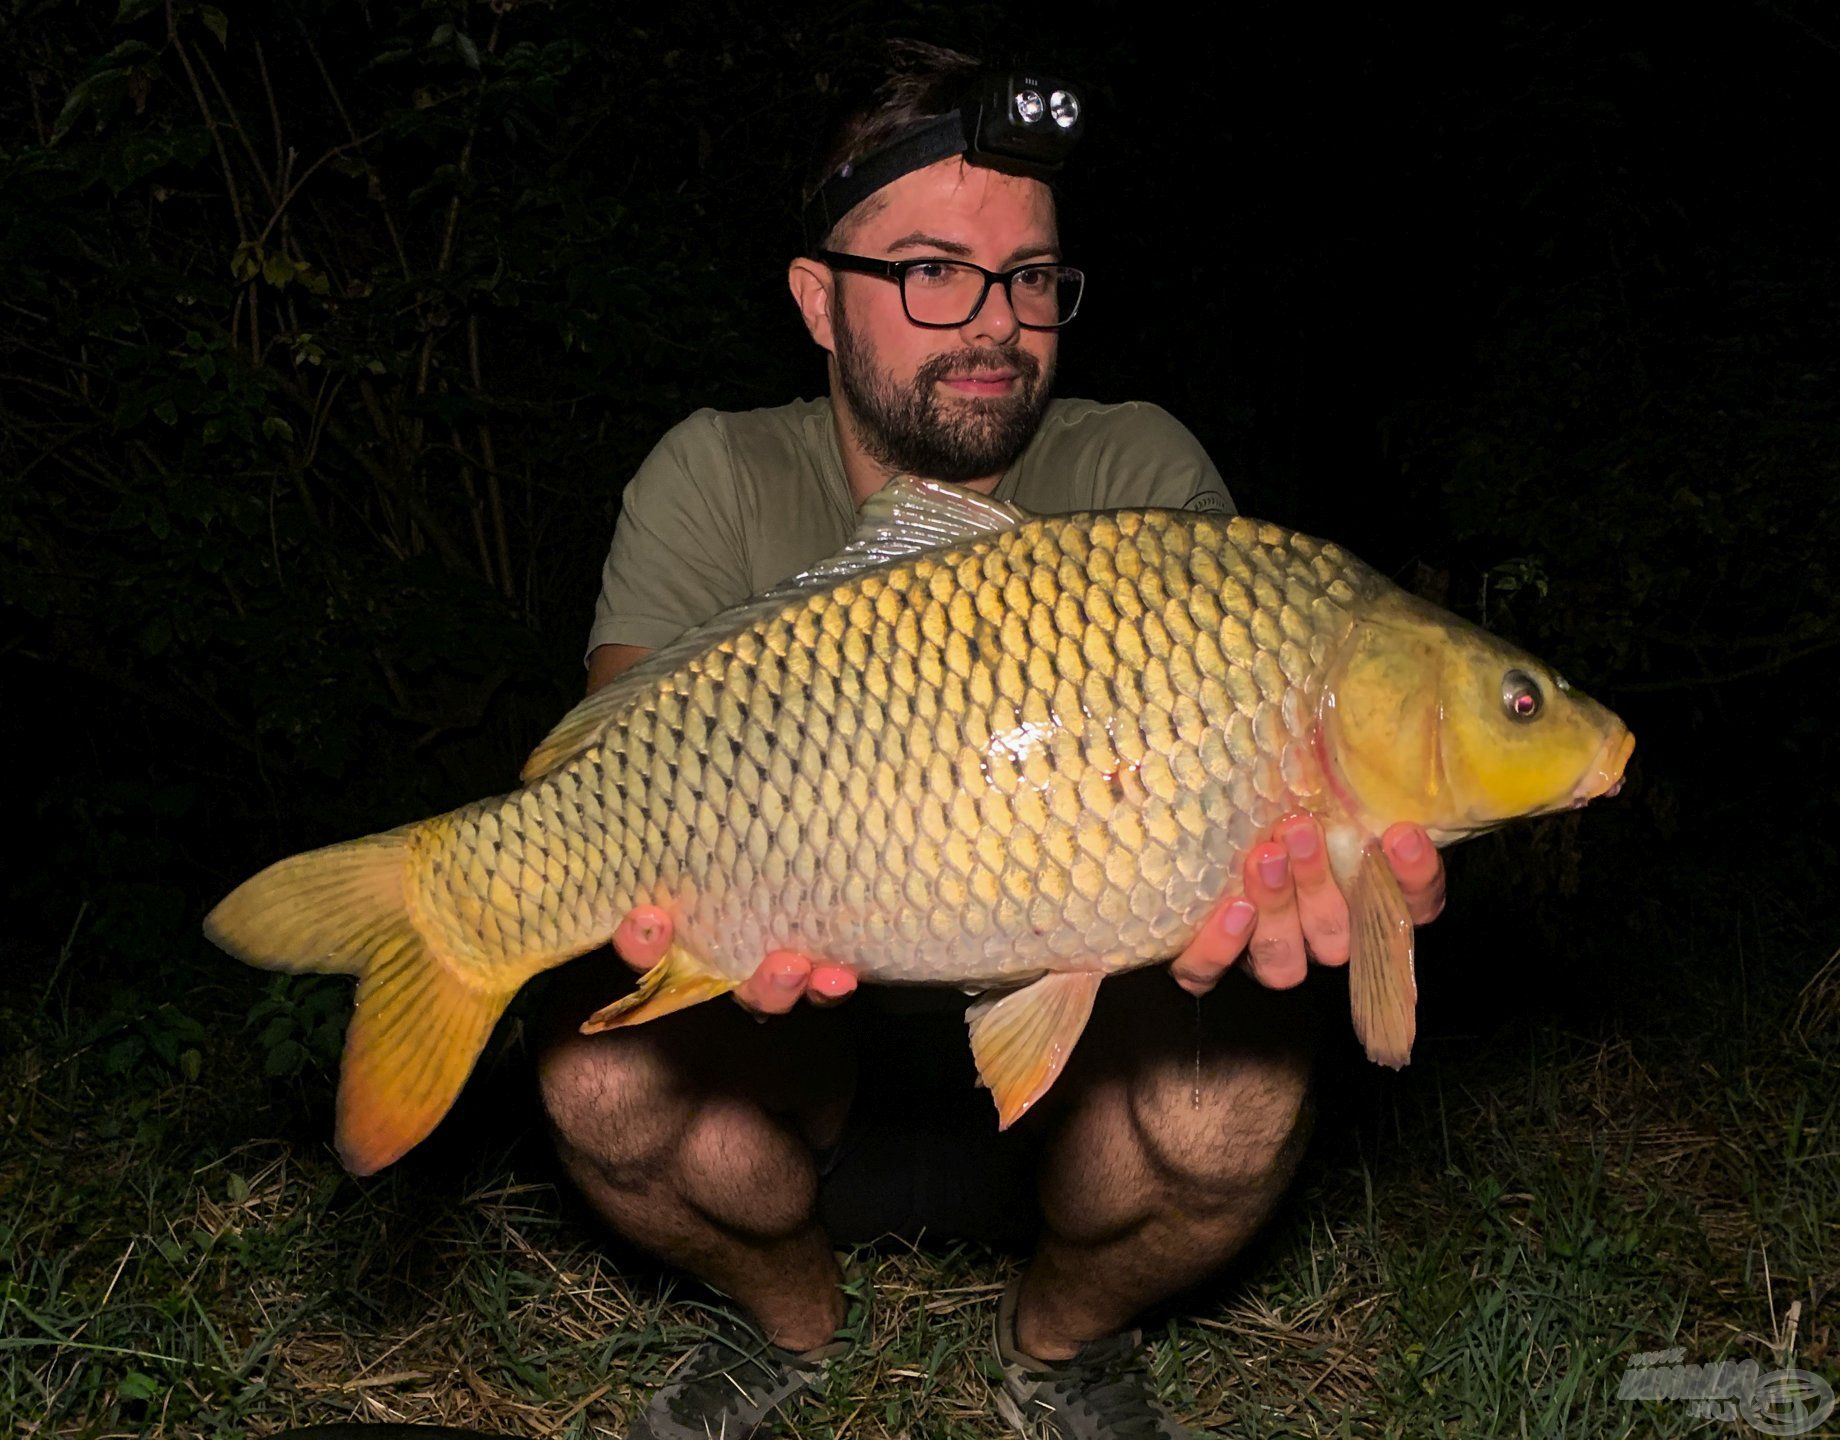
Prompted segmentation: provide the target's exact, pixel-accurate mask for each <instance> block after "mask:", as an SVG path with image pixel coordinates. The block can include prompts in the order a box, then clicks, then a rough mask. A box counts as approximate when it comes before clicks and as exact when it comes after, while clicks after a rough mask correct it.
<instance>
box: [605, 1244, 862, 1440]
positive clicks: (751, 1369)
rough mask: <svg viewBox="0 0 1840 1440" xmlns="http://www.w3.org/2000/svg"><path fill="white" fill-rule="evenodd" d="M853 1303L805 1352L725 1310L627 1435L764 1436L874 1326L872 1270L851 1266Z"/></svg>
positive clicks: (646, 1439) (702, 1439)
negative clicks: (833, 1331) (826, 1337)
mask: <svg viewBox="0 0 1840 1440" xmlns="http://www.w3.org/2000/svg"><path fill="white" fill-rule="evenodd" d="M843 1293H844V1297H845V1300H846V1302H847V1305H848V1308H847V1310H846V1312H845V1315H844V1321H843V1327H842V1328H841V1329H840V1330H838V1332H837V1335H836V1338H835V1339H833V1340H832V1341H830V1343H828V1344H825V1345H820V1346H819V1347H818V1348H817V1349H816V1350H807V1351H804V1352H803V1353H800V1352H797V1351H793V1350H782V1349H781V1348H780V1347H779V1346H777V1345H774V1344H772V1343H771V1342H769V1341H768V1340H767V1338H766V1337H765V1336H764V1335H762V1334H761V1333H760V1332H759V1331H758V1330H756V1329H755V1328H754V1327H753V1326H752V1325H750V1324H748V1323H747V1322H746V1321H744V1320H742V1319H740V1318H739V1317H737V1316H733V1315H726V1314H718V1315H717V1317H716V1319H715V1322H714V1323H713V1324H712V1325H711V1326H710V1327H709V1335H708V1338H707V1339H706V1340H704V1341H703V1342H702V1344H700V1345H698V1346H697V1347H696V1348H695V1349H694V1350H692V1351H691V1352H690V1353H689V1354H688V1355H686V1356H685V1357H684V1359H683V1362H682V1363H681V1364H680V1365H679V1366H678V1368H677V1370H676V1372H675V1373H674V1374H673V1375H672V1377H671V1379H670V1381H669V1382H668V1383H666V1384H665V1385H663V1386H662V1387H661V1388H660V1389H658V1390H657V1391H656V1392H655V1393H654V1394H653V1395H652V1398H651V1402H650V1403H649V1404H648V1405H647V1406H646V1407H645V1410H644V1413H642V1414H641V1415H640V1416H639V1418H638V1419H637V1420H635V1421H634V1422H633V1426H632V1428H631V1429H630V1430H628V1431H627V1432H626V1440H763V1437H765V1436H767V1435H769V1434H771V1433H772V1429H773V1417H774V1416H775V1415H776V1414H777V1413H778V1412H779V1410H780V1408H781V1407H782V1406H784V1405H785V1404H787V1402H789V1401H791V1400H793V1399H795V1398H796V1397H798V1396H799V1395H801V1394H803V1393H804V1392H806V1391H809V1390H816V1389H817V1388H818V1387H819V1386H820V1385H821V1384H822V1383H823V1381H824V1378H825V1376H826V1375H827V1374H828V1373H829V1372H830V1370H831V1367H832V1366H833V1365H834V1364H835V1363H836V1362H837V1361H838V1360H840V1359H841V1358H843V1357H844V1356H845V1355H848V1354H849V1353H850V1352H851V1351H852V1350H854V1349H855V1348H856V1346H857V1344H858V1343H859V1342H860V1341H861V1339H862V1337H863V1336H864V1335H865V1334H866V1333H867V1332H868V1322H869V1310H870V1296H871V1294H872V1292H871V1290H870V1287H869V1282H868V1278H867V1276H865V1275H859V1274H851V1273H848V1272H846V1275H845V1279H844V1284H843Z"/></svg>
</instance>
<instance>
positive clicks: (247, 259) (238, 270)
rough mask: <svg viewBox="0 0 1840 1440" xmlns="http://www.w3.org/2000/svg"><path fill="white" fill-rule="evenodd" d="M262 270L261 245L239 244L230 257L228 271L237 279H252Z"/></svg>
mask: <svg viewBox="0 0 1840 1440" xmlns="http://www.w3.org/2000/svg"><path fill="white" fill-rule="evenodd" d="M261 272H262V247H261V246H259V245H239V246H237V247H236V252H235V253H234V254H233V255H231V257H230V273H231V275H233V276H234V277H235V278H236V279H238V280H253V279H255V278H256V276H257V275H259V274H260V273H261Z"/></svg>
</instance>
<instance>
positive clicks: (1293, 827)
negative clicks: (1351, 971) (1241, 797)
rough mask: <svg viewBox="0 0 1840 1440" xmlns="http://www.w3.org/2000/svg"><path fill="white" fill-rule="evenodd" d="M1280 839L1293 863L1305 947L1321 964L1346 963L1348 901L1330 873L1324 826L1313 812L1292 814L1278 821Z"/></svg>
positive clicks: (1299, 919)
mask: <svg viewBox="0 0 1840 1440" xmlns="http://www.w3.org/2000/svg"><path fill="white" fill-rule="evenodd" d="M1277 840H1278V843H1279V844H1280V845H1282V846H1283V847H1284V853H1285V856H1286V858H1287V859H1288V860H1289V862H1290V872H1291V880H1292V883H1293V885H1294V887H1295V890H1296V894H1297V923H1298V927H1299V928H1300V929H1301V930H1302V932H1303V945H1304V949H1305V950H1306V951H1307V952H1308V953H1309V955H1310V956H1311V958H1313V959H1314V960H1316V962H1317V963H1318V964H1321V965H1346V964H1347V963H1348V902H1347V901H1346V900H1345V899H1343V898H1342V892H1341V889H1340V888H1339V887H1338V886H1337V885H1336V883H1335V876H1334V875H1333V874H1332V873H1331V872H1330V869H1329V855H1328V850H1327V849H1326V847H1325V846H1324V843H1323V832H1322V826H1321V825H1320V824H1318V823H1317V821H1316V818H1315V817H1314V816H1312V815H1292V816H1289V817H1288V818H1286V819H1284V820H1282V821H1280V822H1279V824H1278V831H1277ZM1263 923H1264V921H1263V917H1262V916H1261V918H1260V924H1261V925H1263Z"/></svg>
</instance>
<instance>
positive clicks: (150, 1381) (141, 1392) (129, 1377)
mask: <svg viewBox="0 0 1840 1440" xmlns="http://www.w3.org/2000/svg"><path fill="white" fill-rule="evenodd" d="M122 8H123V9H126V8H127V7H126V6H125V5H124V6H123V7H122ZM159 1393H160V1382H159V1381H158V1380H155V1379H154V1378H153V1376H151V1375H148V1374H146V1373H145V1372H143V1371H140V1370H130V1371H129V1372H128V1373H127V1374H126V1375H124V1376H122V1377H121V1380H120V1381H119V1382H118V1383H117V1384H116V1386H115V1394H116V1396H117V1397H118V1398H120V1399H122V1400H151V1399H153V1397H154V1396H155V1395H158V1394H159Z"/></svg>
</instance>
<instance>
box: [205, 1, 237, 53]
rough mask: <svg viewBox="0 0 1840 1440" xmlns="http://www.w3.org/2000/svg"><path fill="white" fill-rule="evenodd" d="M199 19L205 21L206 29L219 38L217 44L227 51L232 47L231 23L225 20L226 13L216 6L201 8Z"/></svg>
mask: <svg viewBox="0 0 1840 1440" xmlns="http://www.w3.org/2000/svg"><path fill="white" fill-rule="evenodd" d="M198 18H199V19H200V20H202V21H204V28H205V29H207V30H209V31H210V32H211V33H212V34H213V35H215V36H216V37H217V43H218V44H219V45H222V46H223V47H224V48H225V49H228V48H229V47H230V22H229V21H228V20H226V19H225V18H224V12H223V11H221V10H219V9H218V8H217V7H216V6H215V5H203V6H200V7H199V10H198Z"/></svg>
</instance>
